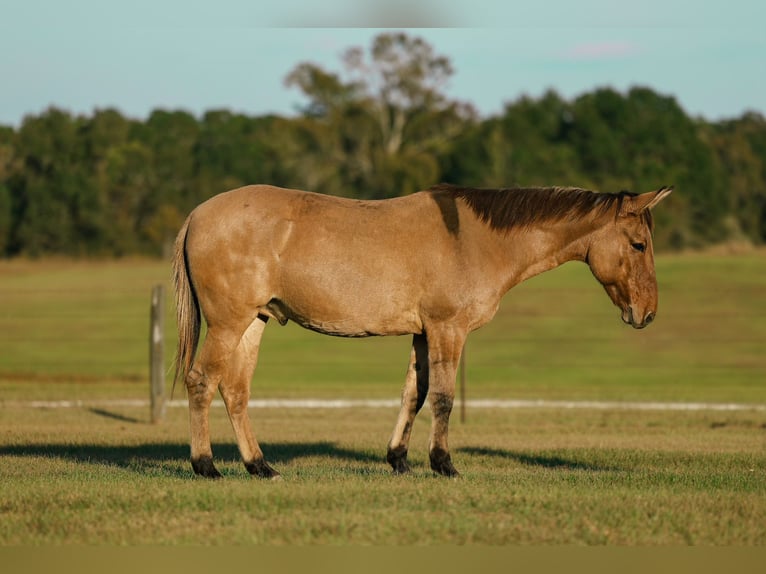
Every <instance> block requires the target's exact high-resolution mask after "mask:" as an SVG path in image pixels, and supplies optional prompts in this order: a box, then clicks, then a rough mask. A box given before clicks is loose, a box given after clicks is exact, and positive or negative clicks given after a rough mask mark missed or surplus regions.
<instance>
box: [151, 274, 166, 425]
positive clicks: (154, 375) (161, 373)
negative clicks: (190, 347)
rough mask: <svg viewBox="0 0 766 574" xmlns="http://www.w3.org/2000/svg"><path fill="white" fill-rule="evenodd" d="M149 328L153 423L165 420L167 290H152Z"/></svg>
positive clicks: (156, 286)
mask: <svg viewBox="0 0 766 574" xmlns="http://www.w3.org/2000/svg"><path fill="white" fill-rule="evenodd" d="M150 323H151V324H150V328H149V385H150V393H151V401H150V402H151V410H152V422H153V423H159V422H161V421H162V419H164V418H165V360H164V355H165V352H164V351H165V340H164V339H165V338H164V333H165V329H164V327H165V289H164V287H163V286H162V285H155V286H154V288H153V289H152V310H151V322H150Z"/></svg>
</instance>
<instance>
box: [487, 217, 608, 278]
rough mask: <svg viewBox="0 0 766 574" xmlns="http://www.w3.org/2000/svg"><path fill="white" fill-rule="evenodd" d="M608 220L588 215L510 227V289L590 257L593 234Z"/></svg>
mask: <svg viewBox="0 0 766 574" xmlns="http://www.w3.org/2000/svg"><path fill="white" fill-rule="evenodd" d="M604 223H605V222H604V221H603V219H598V220H597V219H590V218H588V219H582V220H579V221H559V222H555V223H535V224H532V225H529V226H527V227H524V228H519V229H511V230H509V231H508V232H507V233H506V234H505V236H504V237H503V238H502V241H503V243H504V244H505V250H506V253H507V259H506V261H507V275H506V278H505V282H506V284H505V287H506V291H507V290H508V289H510V288H511V287H513V286H514V285H518V284H519V283H521V282H522V281H525V280H527V279H529V278H530V277H534V276H535V275H539V274H540V273H544V272H545V271H549V270H551V269H554V268H556V267H558V266H559V265H562V264H564V263H567V262H568V261H586V260H587V256H588V248H589V246H590V243H591V240H592V237H593V234H594V233H595V232H596V231H597V230H598V229H599V228H600V227H601V226H602V225H604Z"/></svg>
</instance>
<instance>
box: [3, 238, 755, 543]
mask: <svg viewBox="0 0 766 574" xmlns="http://www.w3.org/2000/svg"><path fill="white" fill-rule="evenodd" d="M765 271H766V254H765V253H763V252H757V253H752V254H750V255H745V256H737V257H713V256H702V255H679V256H666V257H660V258H659V259H658V263H657V272H658V278H659V283H660V309H659V315H658V318H657V321H656V322H655V324H653V325H652V326H651V327H650V328H648V329H645V330H643V331H640V332H639V331H634V330H632V329H630V328H628V327H626V326H623V325H622V324H621V322H620V319H619V313H618V311H617V310H616V309H615V308H613V307H612V306H611V304H610V303H609V301H608V299H607V297H606V295H605V294H604V293H603V291H602V290H601V288H600V287H599V286H598V284H597V283H596V282H595V281H594V280H593V278H592V277H591V276H590V274H589V272H588V270H587V267H585V266H582V265H565V266H564V267H562V268H561V269H558V270H556V271H553V272H551V273H547V274H544V275H541V276H539V277H537V278H534V279H532V280H531V281H529V282H527V283H525V284H523V285H521V286H519V287H517V288H516V289H514V290H513V291H511V293H510V294H509V296H508V298H507V299H506V301H504V303H503V305H502V307H501V311H500V313H499V314H498V316H497V317H496V318H495V320H494V321H493V322H492V323H490V324H489V325H487V326H486V327H485V328H483V329H482V330H480V331H478V332H476V333H474V334H473V335H472V336H471V338H470V339H469V342H468V347H467V357H468V397H469V398H481V397H496V398H543V399H590V400H598V399H608V400H649V401H675V400H684V401H695V402H741V403H751V404H761V405H762V404H764V403H766V387H765V386H764V381H766V354H765V353H764V352H763V349H764V342H766V297H764V294H766V273H765ZM168 276H169V267H168V265H167V264H166V263H162V262H154V261H139V260H133V261H122V262H109V263H99V262H68V261H48V262H37V263H34V262H33V263H30V262H19V261H15V262H4V263H0V485H2V487H1V488H0V544H3V545H8V544H73V543H89V544H90V543H95V544H146V543H148V544H154V543H158V544H252V543H266V544H274V545H287V544H304V543H312V544H348V543H354V544H408V543H411V544H473V543H486V544H548V543H553V544H560V543H561V544H582V545H599V544H609V545H678V544H680V545H686V544H700V545H763V544H764V543H766V530H765V529H764V528H763V524H766V449H764V444H766V415H765V414H764V412H763V411H758V410H751V411H738V412H714V411H701V412H638V411H597V410H566V409H558V410H556V409H541V410H536V409H525V410H499V409H497V410H493V409H475V410H471V409H469V411H468V419H467V422H466V423H465V424H461V423H460V422H459V421H458V417H457V416H455V417H453V424H452V427H451V435H450V442H451V446H452V450H453V458H454V461H455V464H456V466H457V467H458V469H459V470H460V471H461V472H462V474H463V477H462V478H461V479H460V480H457V481H454V480H445V479H440V478H436V477H434V476H432V473H431V472H430V471H429V470H428V468H427V453H426V451H427V437H428V425H429V412H428V411H427V410H425V411H424V412H423V413H421V415H420V416H419V417H418V419H417V420H416V424H415V428H414V432H413V441H412V446H411V454H410V460H411V463H412V464H413V467H414V472H413V473H412V475H410V476H405V477H393V476H391V475H390V473H389V469H388V467H387V465H386V464H385V462H384V454H385V444H386V441H387V439H388V437H389V434H390V432H391V430H392V427H393V424H394V421H395V418H396V409H388V408H364V409H353V410H352V409H348V410H343V409H341V410H330V409H327V410H322V409H319V410H289V409H253V411H252V418H253V422H254V426H255V429H256V432H257V434H258V437H259V440H260V441H261V443H262V446H263V448H264V451H265V452H266V455H267V458H268V460H269V461H270V462H272V464H273V465H274V466H275V467H277V468H278V470H280V471H281V472H282V475H283V477H284V480H283V481H282V482H280V483H269V482H262V481H258V480H254V479H252V478H250V477H249V476H248V475H247V473H246V471H245V470H244V468H243V466H242V465H241V463H240V462H239V460H238V455H237V452H236V447H235V445H234V438H233V433H232V432H231V427H230V425H229V423H228V420H227V419H226V416H225V412H224V410H223V409H221V408H215V409H213V411H212V421H211V432H212V438H213V442H214V451H215V455H216V459H217V461H218V464H219V469H220V470H221V472H222V473H223V474H224V477H225V478H224V480H223V481H217V482H209V481H205V480H199V479H195V478H193V476H192V473H191V468H190V465H189V463H188V422H187V413H186V410H185V409H181V408H171V409H169V410H168V416H167V420H166V421H165V422H164V423H162V424H161V425H151V424H149V423H148V422H147V419H148V415H149V413H148V412H147V411H148V409H137V408H129V407H124V408H116V407H115V408H112V407H109V408H105V407H89V408H72V409H31V408H26V407H20V406H18V405H14V404H13V402H14V401H20V400H21V401H23V400H28V399H33V398H34V399H83V400H87V399H104V398H142V399H145V398H148V397H147V395H148V382H147V377H148V358H147V352H148V334H149V324H148V315H149V299H150V292H151V287H152V285H154V284H155V283H158V282H163V283H165V284H166V286H167V287H168V300H167V326H166V336H167V348H168V352H167V355H168V356H167V358H166V361H167V363H168V366H169V365H170V361H171V360H172V355H173V347H174V344H175V343H174V341H175V335H174V321H173V307H172V301H171V295H170V291H169V287H170V286H169V281H168ZM408 347H409V341H408V339H407V338H403V337H402V338H386V339H369V340H343V339H335V338H331V337H323V336H319V335H316V334H314V333H310V332H308V331H304V330H301V329H298V328H295V327H294V326H287V327H284V328H283V327H279V326H278V325H276V324H274V325H269V327H268V329H267V331H266V336H265V339H264V347H263V351H262V355H261V365H260V366H259V369H258V370H257V372H256V376H255V379H254V382H253V396H254V397H255V398H265V397H326V398H330V397H349V398H355V397H356V398H364V397H371V398H395V397H397V396H398V394H399V391H400V388H401V385H402V382H403V376H404V370H405V367H406V362H407V357H408ZM182 395H183V392H182V390H177V394H176V396H182Z"/></svg>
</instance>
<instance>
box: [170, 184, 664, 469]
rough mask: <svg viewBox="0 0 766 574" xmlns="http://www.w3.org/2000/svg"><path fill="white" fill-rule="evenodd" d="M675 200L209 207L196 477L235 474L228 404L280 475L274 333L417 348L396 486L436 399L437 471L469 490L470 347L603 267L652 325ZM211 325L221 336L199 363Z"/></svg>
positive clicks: (194, 255)
mask: <svg viewBox="0 0 766 574" xmlns="http://www.w3.org/2000/svg"><path fill="white" fill-rule="evenodd" d="M671 191H672V188H668V187H663V188H660V189H658V190H657V191H652V192H648V193H643V194H640V195H637V194H633V193H628V192H620V193H595V192H592V191H588V190H582V189H575V188H559V187H550V188H522V189H501V190H486V189H470V188H462V187H454V186H449V185H444V184H442V185H439V186H435V187H433V188H431V189H429V190H426V191H421V192H418V193H414V194H412V195H409V196H406V197H399V198H395V199H386V200H377V201H361V200H353V199H345V198H340V197H333V196H327V195H321V194H317V193H311V192H307V191H298V190H292V189H281V188H277V187H272V186H267V185H255V186H248V187H242V188H239V189H235V190H232V191H229V192H226V193H222V194H220V195H217V196H215V197H213V198H211V199H209V200H208V201H206V202H204V203H202V204H201V205H199V206H198V207H197V208H196V209H194V211H192V213H191V214H190V215H189V217H188V218H187V219H186V221H185V223H184V224H183V227H182V228H181V230H180V232H179V234H178V238H177V240H176V243H175V256H174V263H173V267H174V280H175V291H176V300H177V319H178V329H179V339H178V353H177V357H176V378H175V381H178V380H183V381H184V384H185V387H186V390H187V393H188V400H189V418H190V429H191V464H192V468H193V469H194V472H195V473H197V474H198V475H202V476H205V477H210V478H217V477H220V476H221V475H220V473H219V472H218V470H217V469H216V467H215V465H214V464H213V453H212V450H211V445H210V434H209V427H208V415H209V408H210V404H211V402H212V400H213V397H214V395H215V393H216V391H217V390H218V391H220V393H221V396H222V398H223V401H224V404H225V406H226V409H227V412H228V416H229V418H230V420H231V424H232V427H233V429H234V434H235V435H236V439H237V444H238V447H239V452H240V454H241V456H242V460H243V462H244V464H245V467H246V468H247V470H248V471H249V472H250V473H251V474H253V475H256V476H258V477H263V478H277V477H279V473H278V472H277V471H276V470H274V469H273V468H272V467H271V466H270V465H269V464H268V463H267V462H266V461H265V459H264V455H263V452H262V451H261V448H260V446H259V445H258V442H257V440H256V438H255V436H254V434H253V431H252V428H251V425H250V419H249V416H248V412H247V408H248V400H249V397H250V382H251V378H252V375H253V371H254V369H255V366H256V362H257V360H258V350H259V347H260V343H261V336H262V335H263V332H264V328H265V327H266V324H267V322H268V321H269V320H272V319H273V320H276V321H278V322H279V323H280V324H282V325H284V324H286V323H287V322H288V321H294V322H295V323H297V324H299V325H301V326H302V327H305V328H307V329H311V330H313V331H317V332H319V333H325V334H327V335H335V336H340V337H367V336H374V335H412V348H411V352H410V359H409V367H408V370H407V375H406V380H405V384H404V390H403V392H402V398H401V409H400V411H399V415H398V419H397V421H396V425H395V427H394V431H393V434H392V436H391V440H390V441H389V443H388V450H387V457H386V458H387V461H388V463H389V464H390V465H391V467H392V468H393V472H394V473H405V472H408V471H409V470H410V467H409V465H408V463H407V451H408V447H409V441H410V433H411V430H412V424H413V421H414V418H415V416H416V415H417V413H418V411H419V410H420V409H421V407H422V406H423V404H424V402H425V400H426V397H428V400H429V404H430V407H431V412H432V423H431V431H430V443H429V459H430V465H431V468H432V469H433V471H434V472H436V473H438V474H440V475H444V476H457V475H458V472H457V470H456V469H455V467H454V465H453V463H452V460H451V457H450V451H449V447H448V440H447V434H448V427H449V418H450V413H451V411H452V405H453V400H454V396H455V373H456V369H457V365H458V361H459V359H460V354H461V352H462V349H463V344H464V343H465V340H466V337H467V335H468V334H469V333H470V332H472V331H474V330H475V329H478V328H479V327H481V326H482V325H484V324H486V323H487V322H488V321H489V320H490V319H492V317H493V316H494V315H495V312H496V311H497V309H498V306H499V304H500V300H501V298H502V297H503V295H504V294H505V293H506V292H507V291H508V290H509V289H511V287H513V286H514V285H517V284H518V283H520V282H522V281H524V280H525V279H528V278H530V277H532V276H534V275H537V274H539V273H542V272H544V271H547V270H549V269H552V268H554V267H557V266H559V265H561V264H562V263H564V262H567V261H573V260H575V261H583V262H585V263H586V264H587V265H589V266H590V269H591V271H592V273H593V275H594V276H595V277H596V279H597V280H598V281H599V282H600V283H601V284H602V285H603V286H604V288H605V290H606V292H607V294H608V295H609V298H610V299H611V300H612V302H613V303H614V304H615V305H616V306H617V307H618V308H619V309H620V312H621V316H622V320H623V321H624V322H625V323H627V324H629V325H632V326H633V327H635V328H636V329H642V328H644V327H646V326H647V325H648V324H649V323H651V322H652V320H653V319H654V318H655V315H656V313H657V280H656V277H655V270H654V255H653V247H652V229H653V223H652V216H651V211H650V210H651V209H652V208H654V207H655V206H656V205H657V204H658V203H659V202H660V201H661V200H662V199H664V198H665V197H667V195H668V194H669V193H670V192H671ZM200 313H201V314H202V315H203V316H204V318H205V320H206V322H207V329H208V330H207V336H206V337H205V341H204V343H203V345H202V347H201V349H200V351H199V353H198V354H197V352H196V351H197V345H198V342H199V338H200V323H201V318H200ZM175 381H174V384H175Z"/></svg>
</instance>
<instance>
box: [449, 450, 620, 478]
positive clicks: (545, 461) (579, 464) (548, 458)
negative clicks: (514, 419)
mask: <svg viewBox="0 0 766 574" xmlns="http://www.w3.org/2000/svg"><path fill="white" fill-rule="evenodd" d="M456 450H457V451H458V452H464V453H466V454H472V455H476V456H491V457H498V458H506V459H509V460H515V461H516V462H518V463H521V464H523V465H526V466H539V467H543V468H556V469H565V470H588V471H593V472H602V471H615V470H620V469H619V468H617V467H616V466H613V465H603V464H596V463H592V462H583V461H579V460H575V459H574V458H564V457H562V456H559V455H556V454H545V453H536V454H530V453H524V452H518V451H511V450H506V449H500V448H486V447H475V446H466V447H462V448H458V449H456Z"/></svg>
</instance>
